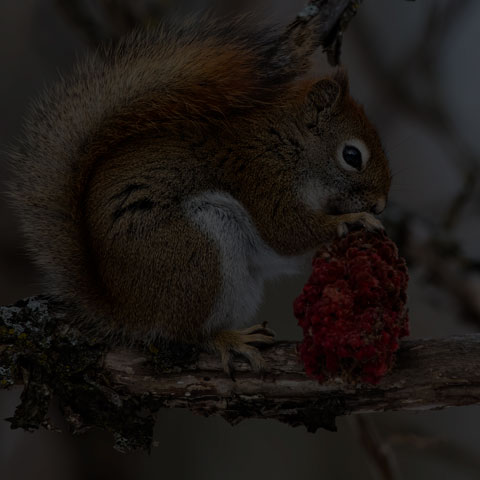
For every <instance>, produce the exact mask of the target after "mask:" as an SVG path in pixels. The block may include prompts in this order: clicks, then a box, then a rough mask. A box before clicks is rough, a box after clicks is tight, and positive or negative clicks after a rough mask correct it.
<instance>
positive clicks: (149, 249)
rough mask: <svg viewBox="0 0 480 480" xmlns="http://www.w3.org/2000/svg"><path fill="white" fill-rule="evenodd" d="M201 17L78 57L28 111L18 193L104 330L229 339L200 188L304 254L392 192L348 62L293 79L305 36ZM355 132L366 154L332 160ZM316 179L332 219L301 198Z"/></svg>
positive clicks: (40, 257)
mask: <svg viewBox="0 0 480 480" xmlns="http://www.w3.org/2000/svg"><path fill="white" fill-rule="evenodd" d="M196 23H197V24H195V22H186V23H184V24H178V25H175V24H174V25H170V26H168V25H166V26H160V27H158V28H156V29H154V30H152V31H150V32H143V33H142V32H138V33H136V34H135V35H133V36H131V37H130V38H128V39H126V40H125V41H124V42H123V43H122V44H121V45H120V46H119V47H117V48H116V49H114V50H111V51H109V52H107V54H106V57H105V59H99V58H93V59H90V60H89V61H88V62H86V63H85V64H83V65H82V66H80V67H79V68H78V70H77V72H76V74H75V75H74V76H73V77H72V78H71V79H70V80H68V81H64V82H62V83H60V84H59V85H58V86H57V87H56V88H55V89H53V90H52V91H51V92H50V93H49V94H47V95H46V96H45V97H44V99H43V100H42V101H41V102H39V104H38V105H37V107H35V108H34V110H33V112H32V114H31V116H30V119H29V121H28V122H27V126H26V135H25V141H24V144H23V146H22V147H21V149H19V151H18V152H17V153H16V154H15V155H14V156H13V160H12V167H13V169H14V171H15V172H16V180H15V182H14V183H13V184H12V188H11V191H12V196H13V199H14V203H15V205H16V207H17V209H18V211H19V214H20V216H21V218H22V221H23V227H24V231H25V234H26V236H27V240H28V245H29V248H30V250H31V251H32V253H33V255H34V258H35V259H36V261H37V262H38V263H39V264H40V266H41V267H42V268H43V269H44V270H45V271H46V274H47V289H48V290H49V291H50V292H52V293H55V294H58V295H60V296H61V297H62V298H64V299H65V300H67V301H69V302H70V303H72V304H73V305H74V306H75V307H76V308H77V319H78V320H79V321H84V322H86V324H87V325H89V326H92V327H94V328H95V329H97V330H98V331H99V332H103V333H115V334H120V335H122V336H124V337H126V338H148V337H156V336H160V337H165V338H169V339H173V340H180V341H187V342H194V343H203V344H207V343H209V342H210V341H211V339H212V338H213V337H214V336H215V335H220V334H219V333H218V332H208V331H205V329H203V326H204V324H205V321H206V319H207V318H208V316H209V314H210V312H211V311H212V308H213V307H214V304H215V301H216V298H217V297H218V295H219V292H220V290H221V287H222V284H221V282H222V281H221V274H220V259H219V253H218V249H217V247H216V246H215V245H214V244H213V243H212V242H211V239H209V238H208V237H207V236H206V235H205V234H204V233H202V232H200V230H198V229H197V228H196V227H195V226H194V225H193V224H192V223H191V222H190V221H189V220H188V219H187V218H186V217H185V215H184V212H183V211H182V202H183V201H184V200H185V199H186V198H188V197H190V196H192V195H195V194H200V193H202V192H204V191H210V190H219V191H225V192H228V193H230V194H231V195H232V196H233V197H235V198H236V199H237V200H239V201H240V202H241V203H242V204H243V205H244V206H245V208H246V209H247V211H248V212H249V213H250V215H251V217H252V219H253V221H254V224H255V226H256V228H257V229H258V231H259V232H260V234H261V236H262V238H263V240H264V241H265V242H266V243H267V244H268V245H269V246H270V247H272V248H273V249H274V250H276V251H277V252H278V253H280V254H283V255H298V254H301V253H304V252H306V251H308V250H311V249H313V248H315V247H316V246H318V244H319V243H321V242H323V241H325V240H328V239H331V238H332V237H333V236H334V235H335V232H336V228H337V227H338V225H339V224H341V223H342V222H345V221H352V222H353V221H355V220H358V219H360V220H361V219H362V218H363V217H362V215H364V214H360V213H358V214H356V216H355V215H352V212H362V211H364V210H369V209H370V208H371V206H372V205H373V204H374V203H375V202H376V201H377V199H378V197H379V196H382V195H384V196H386V194H387V193H388V188H389V184H390V173H389V170H388V165H387V162H386V159H385V156H384V155H383V151H382V148H381V145H380V142H379V140H378V137H377V134H376V132H375V130H374V129H373V127H372V126H371V125H370V123H369V122H368V120H367V119H366V117H365V114H364V112H363V110H362V109H361V107H359V106H358V105H357V104H356V103H355V102H354V101H353V100H352V99H351V97H350V95H349V93H348V80H347V77H346V74H345V73H344V72H342V71H340V72H339V73H338V74H337V75H336V76H334V77H333V78H326V79H323V80H321V81H319V82H317V83H314V84H313V83H312V82H309V81H303V80H299V79H298V77H300V76H301V75H302V74H303V73H305V71H306V69H307V67H308V64H309V61H308V55H309V54H310V53H311V51H312V49H313V44H312V43H309V42H308V41H306V40H305V39H303V40H302V42H300V43H299V44H298V46H297V47H291V46H289V44H288V42H286V41H283V43H282V42H281V41H280V40H278V39H277V37H276V36H275V34H272V33H271V32H270V31H268V30H264V31H260V32H254V35H252V32H250V31H249V30H248V29H246V28H245V27H244V25H243V24H242V23H241V22H240V23H239V22H233V23H232V24H231V25H222V27H221V28H220V27H217V26H215V25H214V24H213V23H212V21H210V20H208V21H206V20H205V21H200V20H198V19H197V22H196ZM275 42H277V44H278V45H279V47H278V49H277V51H276V53H275V52H274V50H273V49H274V45H275V44H276V43H275ZM295 48H297V50H295ZM350 137H361V138H363V139H364V141H365V143H366V144H367V145H368V147H369V149H370V151H371V159H370V162H369V163H368V165H367V168H366V170H365V171H364V172H362V174H361V175H357V174H354V175H350V174H349V173H348V172H347V173H346V172H342V171H341V170H340V169H339V167H338V165H336V163H335V149H336V147H337V145H338V143H339V142H341V141H342V140H347V139H349V138H350ZM314 177H315V178H317V177H318V178H321V179H323V180H324V181H325V182H326V183H327V184H328V185H329V186H331V187H332V189H333V190H335V192H338V193H337V197H338V198H337V197H335V201H334V204H332V205H331V208H332V211H333V210H335V215H333V214H330V213H329V212H327V211H322V212H318V211H312V210H310V209H309V208H308V207H307V206H305V205H304V204H303V203H302V202H301V200H300V198H299V195H298V190H299V188H300V185H301V184H302V182H304V181H307V180H308V179H310V178H314ZM329 208H330V207H329ZM342 214H344V215H342ZM348 214H349V215H348ZM223 336H224V337H225V335H223ZM227 337H228V338H229V339H230V340H229V342H230V343H229V345H230V344H232V345H233V344H234V343H235V341H236V340H235V341H234V340H232V336H231V335H227V336H226V337H225V338H227ZM222 338H223V337H222ZM235 338H237V337H235ZM239 338H240V337H239ZM242 338H243V337H242Z"/></svg>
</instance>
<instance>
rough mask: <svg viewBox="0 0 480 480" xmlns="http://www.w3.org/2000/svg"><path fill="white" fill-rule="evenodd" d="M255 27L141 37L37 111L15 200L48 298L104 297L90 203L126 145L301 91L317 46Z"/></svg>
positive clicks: (227, 25)
mask: <svg viewBox="0 0 480 480" xmlns="http://www.w3.org/2000/svg"><path fill="white" fill-rule="evenodd" d="M249 23H250V22H249V20H248V19H247V20H242V21H231V22H224V21H222V22H218V23H216V22H215V21H214V20H212V19H205V18H200V19H199V18H198V17H192V18H191V19H188V20H182V21H181V22H179V21H175V20H172V21H170V22H165V23H164V24H162V25H160V26H157V27H154V28H151V29H149V30H144V31H138V32H135V33H133V34H131V35H130V36H128V37H127V38H126V39H124V40H123V41H121V42H120V43H119V44H118V45H116V46H115V47H109V48H106V49H105V50H104V51H99V52H97V53H96V54H95V55H93V56H92V57H90V58H89V59H88V60H86V61H84V62H83V63H81V64H80V65H79V66H77V67H76V69H75V71H74V72H73V74H72V75H71V76H70V77H69V78H68V79H66V80H62V81H60V82H59V83H58V84H57V86H56V87H54V88H53V89H51V90H50V91H48V92H47V93H46V94H45V95H44V96H43V98H42V99H40V100H39V101H38V102H37V103H36V104H35V105H34V106H33V108H32V111H31V113H30V116H29V117H28V119H27V122H26V125H25V134H24V141H23V143H22V146H21V147H20V148H19V149H18V150H17V151H16V152H15V153H14V154H13V155H12V160H11V166H12V170H13V171H14V174H15V176H14V181H13V182H12V184H11V188H10V192H11V196H12V198H13V202H14V205H15V207H16V209H17V211H18V212H19V215H20V218H21V222H22V227H23V230H24V233H25V235H26V239H27V245H28V248H29V249H30V251H31V252H32V254H33V258H34V259H35V261H36V262H37V263H38V264H39V265H40V266H41V268H42V269H43V270H45V272H46V274H47V285H48V287H47V288H48V292H49V293H53V294H59V295H61V296H63V297H64V298H66V299H67V300H68V299H72V300H73V299H74V300H75V301H76V302H80V303H81V302H82V300H83V299H87V298H88V299H90V300H91V299H92V298H93V297H95V295H99V293H98V292H99V291H100V290H96V289H95V288H92V286H94V285H95V283H96V282H97V281H98V279H97V278H96V274H95V268H96V267H95V264H94V260H93V258H92V255H91V251H90V250H89V248H90V247H89V239H88V232H87V230H86V220H85V200H86V199H85V195H86V185H87V184H88V182H89V178H90V175H91V172H92V170H93V168H94V167H95V165H96V164H97V163H98V162H100V161H101V160H102V158H103V157H106V156H107V153H108V152H109V151H111V150H112V149H113V148H115V147H116V146H118V145H119V144H121V142H124V141H125V140H126V139H128V138H130V137H135V136H142V135H149V134H156V133H159V132H163V133H165V132H181V131H182V129H186V128H194V129H200V130H201V129H207V130H208V129H209V128H212V127H213V126H215V128H216V129H218V128H219V126H220V127H221V128H223V127H225V126H226V125H227V124H228V122H229V121H230V120H231V119H232V118H233V117H234V116H235V115H243V116H245V115H248V114H249V113H248V112H252V111H255V110H256V109H259V108H264V107H267V108H268V105H270V104H277V103H278V102H281V101H284V100H285V99H288V98H289V95H295V94H296V88H297V86H296V82H295V78H296V77H297V76H298V75H300V74H302V73H304V72H305V70H306V68H307V62H306V60H305V58H307V57H308V53H310V52H311V50H313V48H314V47H315V45H313V44H312V43H309V42H308V41H306V40H305V41H304V44H303V50H304V51H302V48H299V47H298V45H297V46H296V50H295V52H294V51H293V50H292V51H290V50H289V46H288V44H287V43H286V42H285V41H282V37H281V36H280V35H278V34H277V33H276V32H275V31H274V30H272V29H270V28H258V29H252V28H251V27H249V26H248V25H249ZM282 42H283V43H282ZM305 52H307V55H305ZM163 133H162V134H163ZM217 133H218V132H217ZM90 300H89V302H90ZM90 303H92V302H90ZM93 303H95V302H93ZM97 304H101V300H100V298H99V299H98V302H97ZM94 313H95V312H94Z"/></svg>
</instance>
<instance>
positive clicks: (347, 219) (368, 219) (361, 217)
mask: <svg viewBox="0 0 480 480" xmlns="http://www.w3.org/2000/svg"><path fill="white" fill-rule="evenodd" d="M355 224H357V225H361V226H362V227H364V228H365V229H366V230H368V231H369V232H375V231H378V230H384V229H385V228H384V226H383V224H382V222H381V221H380V220H379V219H378V218H375V217H374V216H373V215H372V214H371V213H367V212H359V213H347V214H345V215H341V216H340V222H339V223H338V225H337V234H338V236H339V237H343V236H345V235H346V234H347V233H348V231H349V228H348V226H349V225H355Z"/></svg>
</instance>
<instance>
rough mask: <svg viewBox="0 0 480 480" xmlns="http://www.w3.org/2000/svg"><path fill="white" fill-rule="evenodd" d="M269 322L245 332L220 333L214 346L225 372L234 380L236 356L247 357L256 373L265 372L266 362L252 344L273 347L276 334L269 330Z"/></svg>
mask: <svg viewBox="0 0 480 480" xmlns="http://www.w3.org/2000/svg"><path fill="white" fill-rule="evenodd" d="M266 325H267V322H264V323H262V324H259V325H253V326H251V327H248V328H245V329H244V330H222V331H220V332H218V333H217V334H216V335H215V337H214V339H213V341H212V345H213V348H214V350H215V351H217V352H218V353H219V354H220V357H221V360H222V366H223V369H224V371H225V372H226V373H227V374H228V375H229V376H230V377H231V378H232V380H235V378H234V372H235V371H234V368H233V359H234V357H235V354H237V355H241V356H243V357H245V358H246V359H247V360H248V362H249V363H250V365H251V367H252V370H253V371H254V372H258V373H262V372H264V371H265V360H264V359H263V357H262V354H261V353H260V351H259V350H258V348H257V347H255V346H253V345H251V344H258V345H271V344H272V343H274V342H275V339H274V337H275V334H274V332H273V331H272V330H270V329H269V328H267V326H266Z"/></svg>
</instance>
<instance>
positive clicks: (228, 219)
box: [185, 192, 284, 373]
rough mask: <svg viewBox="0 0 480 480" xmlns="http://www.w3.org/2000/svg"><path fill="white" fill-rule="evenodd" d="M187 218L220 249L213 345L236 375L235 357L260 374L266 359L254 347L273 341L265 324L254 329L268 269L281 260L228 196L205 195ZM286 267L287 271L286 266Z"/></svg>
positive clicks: (192, 203)
mask: <svg viewBox="0 0 480 480" xmlns="http://www.w3.org/2000/svg"><path fill="white" fill-rule="evenodd" d="M185 208H186V211H187V212H188V213H189V214H188V217H189V218H190V220H191V221H192V223H193V224H194V225H196V226H197V228H199V230H200V231H201V232H203V233H204V234H205V235H206V236H207V238H209V239H210V241H211V242H212V245H213V246H215V247H216V248H217V249H218V255H219V260H220V265H219V267H220V277H221V285H220V288H219V290H218V291H217V298H216V302H215V305H214V308H213V309H212V311H211V313H210V317H209V319H208V320H207V322H206V325H205V327H206V332H207V336H208V345H209V347H210V349H211V350H213V351H216V352H218V353H219V354H220V356H221V358H222V363H223V366H224V369H225V371H226V372H228V373H230V372H231V370H232V369H231V364H232V358H233V356H234V354H240V355H243V356H244V357H246V358H247V359H248V360H249V362H250V363H251V365H252V368H253V369H254V370H256V371H259V370H262V369H263V360H262V356H261V354H260V352H259V351H258V349H257V348H256V347H255V346H253V345H252V344H271V343H273V332H272V331H271V330H269V329H267V328H266V326H265V325H256V326H253V327H250V328H246V329H244V330H242V328H244V327H246V326H248V325H249V323H250V322H251V321H252V319H253V318H254V316H255V313H256V311H257V309H258V307H259V305H260V302H261V300H262V294H263V283H264V278H265V277H266V276H268V275H267V274H266V269H268V265H271V264H272V263H274V264H275V265H278V264H279V260H278V259H276V257H273V254H272V253H271V252H270V251H267V250H266V247H265V245H264V244H263V241H262V240H261V238H260V237H259V235H258V232H257V231H256V229H255V227H254V226H253V223H252V221H251V220H250V217H249V215H248V213H247V211H246V210H245V208H244V207H243V206H242V205H241V204H240V202H238V201H237V200H236V199H234V198H233V197H232V196H231V195H229V194H228V193H225V192H205V193H203V194H200V195H198V196H196V197H194V198H192V199H190V200H189V202H188V203H187V204H186V205H185ZM281 268H284V267H281Z"/></svg>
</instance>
